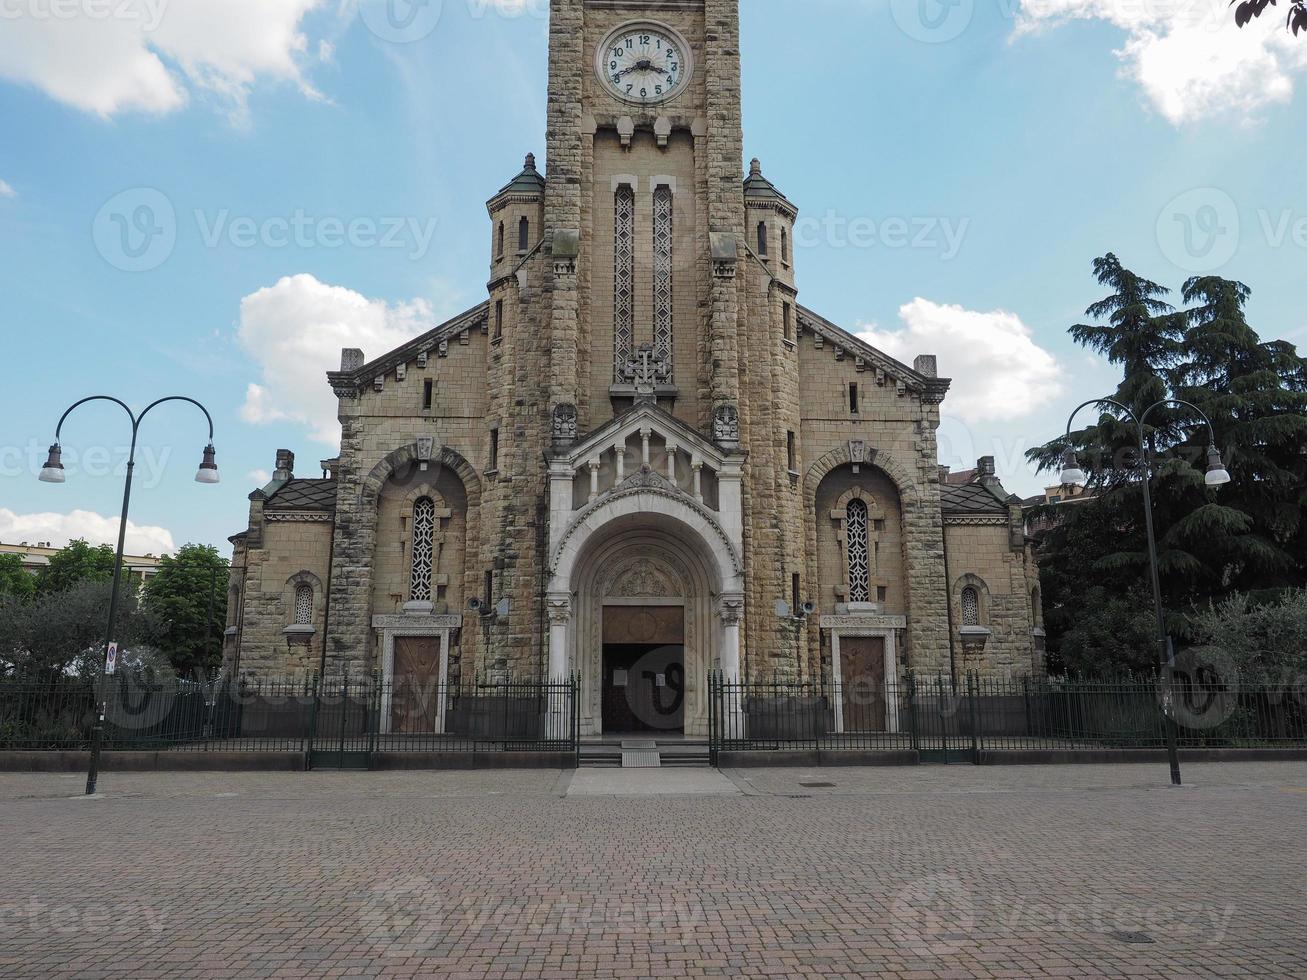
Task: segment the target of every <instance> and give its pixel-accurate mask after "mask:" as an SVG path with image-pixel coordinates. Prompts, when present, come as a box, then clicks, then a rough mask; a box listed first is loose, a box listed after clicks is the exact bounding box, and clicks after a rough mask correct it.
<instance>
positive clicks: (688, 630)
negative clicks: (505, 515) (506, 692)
mask: <svg viewBox="0 0 1307 980" xmlns="http://www.w3.org/2000/svg"><path fill="white" fill-rule="evenodd" d="M610 504H611V506H605V505H600V506H599V507H596V508H594V509H593V510H591V511H589V512H588V513H586V514H584V515H583V516H582V517H581V518H580V520H579V523H578V524H577V525H576V526H574V527H573V528H570V529H569V530H570V531H571V532H573V533H569V534H567V535H564V536H563V540H562V542H561V543H560V546H559V549H558V551H557V553H556V555H555V559H556V560H555V562H554V564H553V568H552V571H553V577H552V583H551V587H550V589H549V609H550V673H551V675H553V676H555V677H558V676H565V675H567V674H569V673H572V674H576V675H578V676H579V677H580V705H579V711H580V720H581V731H582V733H583V734H600V733H603V732H605V731H609V732H614V731H649V732H666V733H672V732H680V731H684V732H685V733H686V734H690V735H702V734H706V733H707V729H708V672H709V670H712V669H720V670H722V671H723V672H724V673H726V674H728V675H730V676H737V675H738V672H739V629H740V626H739V624H740V615H741V613H742V610H743V587H742V579H741V575H740V567H739V559H738V555H736V554H735V552H734V549H733V548H732V547H731V545H730V543H729V542H728V541H727V540H726V537H725V535H724V534H723V533H722V532H721V530H720V528H719V527H718V526H717V525H716V524H715V522H713V521H712V519H711V517H710V516H709V515H707V514H705V513H704V512H702V511H701V510H699V509H697V508H695V507H693V506H692V505H691V504H690V503H688V502H687V501H685V500H680V499H676V498H675V497H672V496H668V495H666V494H660V493H657V492H653V491H646V492H641V493H636V494H629V495H623V496H622V498H621V499H618V500H613V501H611V502H610Z"/></svg>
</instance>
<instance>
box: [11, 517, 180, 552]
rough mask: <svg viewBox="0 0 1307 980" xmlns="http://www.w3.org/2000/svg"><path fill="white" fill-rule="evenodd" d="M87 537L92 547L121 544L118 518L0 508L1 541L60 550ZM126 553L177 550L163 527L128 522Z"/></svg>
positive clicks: (170, 535)
mask: <svg viewBox="0 0 1307 980" xmlns="http://www.w3.org/2000/svg"><path fill="white" fill-rule="evenodd" d="M77 538H85V539H86V540H87V541H89V542H90V543H91V544H94V545H100V544H107V545H113V546H117V544H118V518H116V517H104V516H102V515H100V514H96V513H94V512H93V511H89V510H75V511H73V512H72V513H69V514H54V513H49V514H15V513H14V512H13V511H12V510H5V509H4V508H3V507H0V541H4V542H5V543H6V544H19V543H21V542H23V541H26V542H27V543H28V544H35V543H36V542H38V541H49V542H50V543H51V544H52V545H54V546H55V547H56V548H61V547H63V546H64V545H66V544H67V543H68V542H69V541H73V540H75V539H77ZM126 548H127V553H128V554H131V555H146V554H150V555H165V554H172V553H173V552H175V551H176V550H177V546H176V544H174V543H173V538H172V534H171V533H170V532H169V531H168V530H167V529H166V528H162V527H150V526H149V525H144V524H133V523H132V522H131V521H128V522H127V545H126Z"/></svg>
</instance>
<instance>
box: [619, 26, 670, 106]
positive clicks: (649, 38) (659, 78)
mask: <svg viewBox="0 0 1307 980" xmlns="http://www.w3.org/2000/svg"><path fill="white" fill-rule="evenodd" d="M596 67H597V68H598V70H599V77H600V78H601V79H603V82H604V85H605V86H607V88H608V90H609V91H610V92H612V93H613V94H614V95H615V96H617V97H618V98H619V99H622V100H623V101H625V102H633V103H636V104H637V105H654V104H657V103H659V102H666V101H668V100H669V99H672V98H675V97H676V96H678V95H680V94H681V90H682V89H684V88H685V87H686V85H687V83H688V82H689V80H690V74H691V69H692V64H691V59H690V50H689V46H688V45H687V44H686V43H685V40H684V39H683V38H682V37H681V36H680V35H679V34H677V33H676V32H675V31H673V30H672V29H671V28H668V27H662V26H659V25H655V24H628V25H627V26H625V27H620V28H618V29H617V30H616V31H614V32H613V33H612V34H610V35H609V37H608V40H607V41H605V42H604V45H603V47H602V48H600V49H599V55H598V60H597V65H596Z"/></svg>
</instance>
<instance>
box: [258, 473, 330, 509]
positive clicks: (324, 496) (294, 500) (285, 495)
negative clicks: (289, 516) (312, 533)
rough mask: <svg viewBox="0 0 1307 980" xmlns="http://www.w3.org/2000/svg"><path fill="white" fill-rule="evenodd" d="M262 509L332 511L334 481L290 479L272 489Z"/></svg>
mask: <svg viewBox="0 0 1307 980" xmlns="http://www.w3.org/2000/svg"><path fill="white" fill-rule="evenodd" d="M264 509H266V510H323V511H333V510H335V509H336V481H335V480H291V481H289V482H288V483H285V484H283V485H282V486H281V487H279V488H278V489H277V490H275V491H273V493H272V495H271V496H270V497H269V498H268V502H267V503H266V504H265V505H264Z"/></svg>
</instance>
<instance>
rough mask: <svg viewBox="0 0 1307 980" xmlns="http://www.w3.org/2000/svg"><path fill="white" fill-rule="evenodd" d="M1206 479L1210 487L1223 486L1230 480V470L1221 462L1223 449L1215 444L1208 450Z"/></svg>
mask: <svg viewBox="0 0 1307 980" xmlns="http://www.w3.org/2000/svg"><path fill="white" fill-rule="evenodd" d="M1204 479H1205V480H1206V483H1207V485H1208V486H1209V487H1223V486H1225V485H1226V484H1227V483H1229V482H1230V471H1229V470H1227V469H1226V468H1225V463H1223V462H1221V451H1220V450H1219V449H1217V448H1216V447H1215V446H1210V447H1209V448H1208V450H1207V476H1206V477H1205V478H1204Z"/></svg>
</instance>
